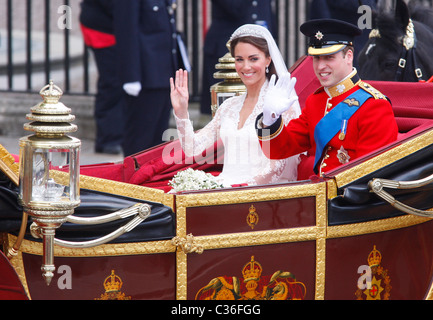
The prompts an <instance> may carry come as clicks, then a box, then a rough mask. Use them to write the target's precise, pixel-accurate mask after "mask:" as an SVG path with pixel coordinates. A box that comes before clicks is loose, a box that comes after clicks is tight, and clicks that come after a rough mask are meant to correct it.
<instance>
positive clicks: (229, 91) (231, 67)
mask: <svg viewBox="0 0 433 320" xmlns="http://www.w3.org/2000/svg"><path fill="white" fill-rule="evenodd" d="M227 48H228V50H229V52H227V53H226V54H225V55H224V56H223V57H222V58H220V59H219V60H218V61H219V63H217V64H216V65H215V69H217V70H219V71H217V72H215V73H214V78H215V79H223V81H221V82H218V83H216V84H214V85H213V86H211V88H210V92H211V103H212V106H211V108H212V115H213V116H214V115H215V112H216V111H217V109H218V108H219V106H220V105H221V104H222V103H223V102H224V100H226V99H227V98H230V97H233V96H236V95H241V94H242V93H244V92H245V91H246V88H245V85H244V84H243V83H242V81H241V78H240V77H239V75H238V73H237V72H236V67H235V58H233V56H232V55H231V53H230V43H229V42H228V43H227Z"/></svg>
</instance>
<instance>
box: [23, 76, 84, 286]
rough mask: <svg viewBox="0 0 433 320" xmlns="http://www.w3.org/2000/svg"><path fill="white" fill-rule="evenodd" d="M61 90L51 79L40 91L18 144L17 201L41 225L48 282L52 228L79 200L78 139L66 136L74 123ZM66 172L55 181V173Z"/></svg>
mask: <svg viewBox="0 0 433 320" xmlns="http://www.w3.org/2000/svg"><path fill="white" fill-rule="evenodd" d="M62 94H63V92H62V90H61V89H60V88H59V87H57V86H56V85H54V84H53V82H52V81H50V83H49V84H48V85H46V86H45V87H43V88H42V89H41V91H40V95H41V96H42V98H43V101H42V102H41V103H39V104H37V105H35V106H34V107H32V108H31V113H30V114H27V116H26V118H27V119H28V120H30V121H31V122H30V123H26V124H24V129H25V130H27V131H31V132H33V134H32V135H30V136H26V137H22V138H21V139H20V141H19V146H20V169H19V173H20V178H19V202H20V204H21V205H22V207H23V210H24V211H25V212H26V213H27V214H28V215H29V216H31V217H32V219H33V221H34V222H35V223H36V225H37V226H38V227H39V228H40V230H41V234H42V238H43V264H42V267H41V271H42V276H43V277H44V279H45V282H46V284H47V285H49V284H50V282H51V279H52V277H53V276H54V271H55V266H54V236H55V231H56V229H57V228H59V227H60V226H61V225H62V224H63V223H64V222H65V221H66V219H67V217H68V216H69V215H71V214H72V213H73V212H74V208H76V207H77V206H78V205H79V204H80V193H79V152H80V148H81V141H80V140H79V139H76V138H73V137H69V136H68V135H67V133H70V132H75V131H76V130H77V126H76V125H73V124H70V122H71V121H73V120H75V116H73V115H71V109H69V108H68V107H66V106H65V105H64V104H63V103H61V102H59V99H60V98H61V96H62ZM59 171H62V172H66V173H69V176H68V180H67V181H66V182H64V181H63V183H62V184H61V183H59V182H58V181H57V180H56V172H59Z"/></svg>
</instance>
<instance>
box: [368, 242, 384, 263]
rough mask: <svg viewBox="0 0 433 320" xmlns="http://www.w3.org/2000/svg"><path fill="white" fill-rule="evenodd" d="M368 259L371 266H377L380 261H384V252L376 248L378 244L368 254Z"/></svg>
mask: <svg viewBox="0 0 433 320" xmlns="http://www.w3.org/2000/svg"><path fill="white" fill-rule="evenodd" d="M367 260H368V265H369V266H370V267H377V266H378V265H380V262H381V261H382V254H381V253H380V251H378V250H376V246H374V247H373V251H371V252H370V254H369V255H368V259H367Z"/></svg>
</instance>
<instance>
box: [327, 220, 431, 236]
mask: <svg viewBox="0 0 433 320" xmlns="http://www.w3.org/2000/svg"><path fill="white" fill-rule="evenodd" d="M430 220H432V218H424V217H418V216H411V215H404V216H399V217H394V218H388V219H381V220H376V221H369V222H361V223H353V224H347V225H339V226H330V227H328V228H327V230H328V234H327V239H332V238H344V237H353V236H360V235H365V234H370V233H377V232H384V231H391V230H395V229H402V228H406V227H412V226H415V225H418V224H421V223H425V222H428V221H430Z"/></svg>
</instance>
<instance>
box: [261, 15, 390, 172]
mask: <svg viewBox="0 0 433 320" xmlns="http://www.w3.org/2000/svg"><path fill="white" fill-rule="evenodd" d="M300 29H301V32H302V33H303V34H304V35H306V36H307V37H308V38H309V48H308V54H309V55H310V56H313V68H314V73H315V75H316V77H317V78H318V80H319V81H320V84H321V85H322V87H320V88H319V89H318V90H317V91H316V92H314V93H313V94H312V95H310V96H309V97H308V98H307V100H306V103H305V107H304V109H303V110H302V114H301V115H300V116H299V118H298V119H294V120H292V121H290V123H289V124H288V125H287V126H284V125H283V122H282V120H281V116H280V115H281V114H282V113H283V112H284V111H286V110H288V109H289V108H290V105H289V104H288V103H286V104H285V105H284V106H283V104H281V103H276V104H272V103H269V104H266V103H265V105H264V108H263V114H261V115H259V116H258V117H257V120H256V129H257V135H258V138H259V141H260V144H261V146H262V150H263V152H264V153H265V154H266V156H267V157H269V158H270V159H283V158H287V157H289V156H292V155H295V154H298V153H301V152H305V151H309V152H310V154H311V155H314V165H313V168H312V169H313V170H314V173H315V174H317V175H320V176H322V175H323V174H324V173H326V172H327V171H330V170H332V169H334V168H336V167H338V166H340V165H342V164H345V163H347V162H349V161H350V160H353V159H356V158H359V157H361V156H363V155H365V154H367V153H370V152H371V151H373V150H375V149H378V148H380V147H382V146H384V145H386V144H388V143H391V142H393V141H395V140H396V139H397V133H398V128H397V124H396V121H395V118H394V113H393V110H392V107H391V104H390V102H389V101H388V100H387V98H386V97H385V96H384V95H383V94H381V93H380V92H379V91H377V90H376V89H374V88H373V87H371V86H370V85H368V84H367V83H365V82H362V81H361V80H360V78H359V76H358V74H357V71H356V69H355V68H353V57H354V49H353V40H354V38H355V36H358V35H360V34H361V30H360V29H359V28H357V27H356V26H354V25H352V24H349V23H347V22H343V21H339V20H333V19H321V20H311V21H308V22H306V23H304V24H303V25H301V28H300ZM280 80H282V79H280ZM285 82H287V81H285ZM277 86H278V83H277V85H276V86H275V87H277ZM272 89H273V88H271V89H270V90H272ZM289 90H290V89H289ZM279 92H281V90H280V91H278V90H275V93H276V94H278V93H279ZM292 94H293V93H292ZM287 95H289V93H287ZM281 99H282V100H281V101H290V99H288V96H286V97H284V96H283V97H281ZM272 100H273V101H276V100H275V98H274V99H272ZM272 100H271V101H272ZM292 101H293V99H292ZM311 173H313V172H311Z"/></svg>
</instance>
